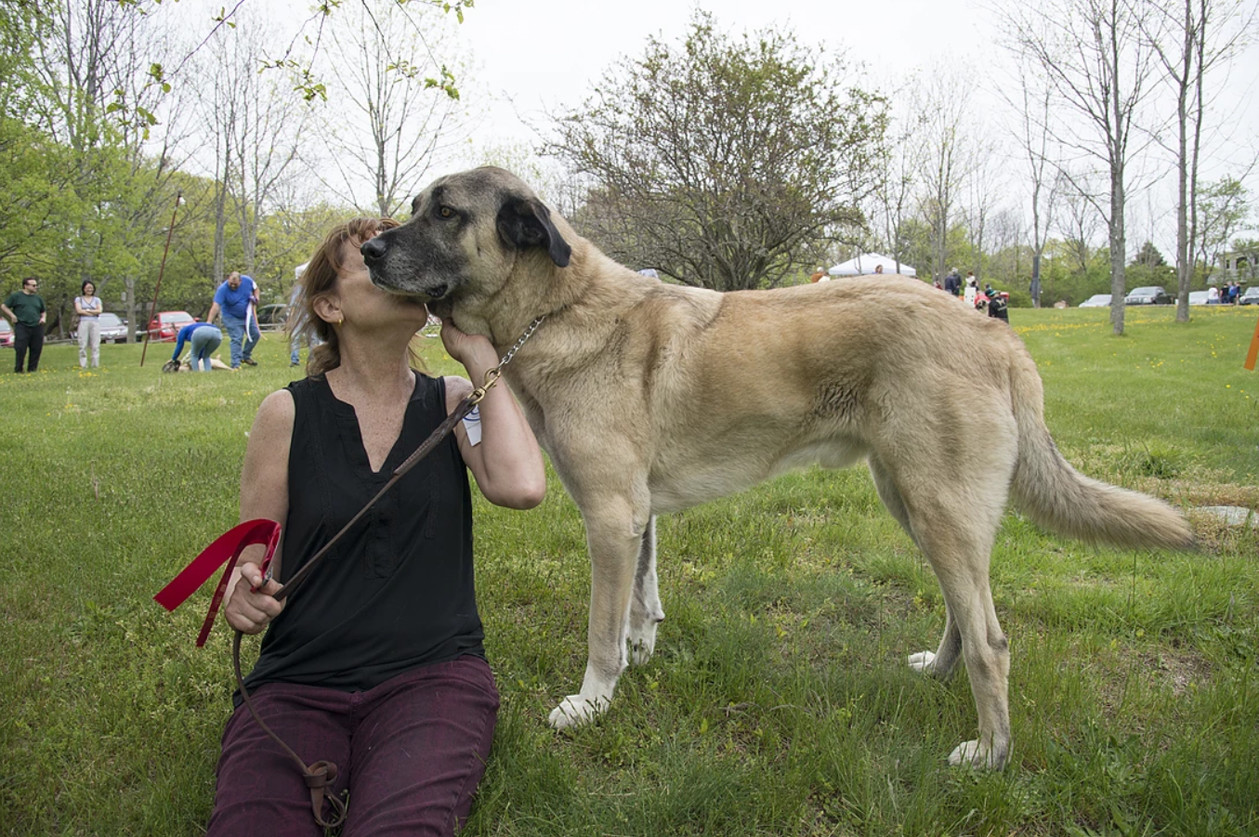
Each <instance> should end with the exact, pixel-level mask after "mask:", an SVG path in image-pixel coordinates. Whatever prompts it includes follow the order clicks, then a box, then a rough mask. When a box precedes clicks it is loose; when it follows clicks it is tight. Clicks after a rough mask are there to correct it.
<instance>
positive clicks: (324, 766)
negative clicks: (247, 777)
mask: <svg viewBox="0 0 1259 837" xmlns="http://www.w3.org/2000/svg"><path fill="white" fill-rule="evenodd" d="M544 319H546V315H545V314H543V315H542V316H539V317H536V318H534V320H533V322H531V323H530V324H529V326H528V328H526V329H525V331H524V333H523V334H521V335H520V339H518V340H517V341H516V343H515V344H514V345H513V346H512V347H511V348H510V349H508V351H507V353H506V354H505V355H503V357H502V358H501V359H500V360H499V362H498V365H497V366H495V367H494V368H493V369H488V370H486V372H485V377H484V379H483V380H482V382H481V386H479V387H476V388H475V389H473V390H472V392H471V393H469V394H468V395H467V396H465V397H464V398H463V399H461V400H460V402H459V404H458V405H457V406H456V407H455V409H454V410H453V411H451V413H450V414H449V415H448V416H446V419H445V421H443V422H442V423H441V424H439V425H438V426H437V427H436V428H435V429H434V430H433V432H432V433H430V434H429V436H428V438H427V439H425V440H424V442H423V443H422V444H421V445H420V446H419V447H418V448H416V450H415V452H414V453H412V454H411V455H410V456H408V457H407V458H406V459H405V460H403V462H402V464H401V465H399V466H398V467H397V468H395V469H394V472H393V474H392V475H391V476H390V477H389V481H388V482H386V483H385V484H384V486H382V487H381V489H380V490H379V491H377V492H376V495H375V496H374V497H372V498H371V499H370V500H368V501H367V504H366V505H365V506H363V508H361V509H360V510H359V511H358V513H357V514H355V515H354V517H353V518H351V519H350V521H349V522H348V523H346V524H345V525H344V526H342V527H341V530H340V531H339V532H337V533H336V534H335V535H333V536H332V539H331V540H329V541H328V543H326V544H324V546H323V547H322V548H321V549H320V550H319V551H318V552H316V553H315V554H314V555H313V556H311V558H310V560H309V561H307V562H306V563H305V564H304V565H302V567H301V569H299V570H298V571H297V572H296V573H294V574H293V576H292V578H290V579H289V580H288V583H287V584H285V585H284V586H283V587H281V588H280V589H279V590H277V591H276V593H275V596H274V598H275V599H276V600H277V601H283V600H284V599H285V598H287V597H288V596H289V595H290V594H291V593H292V592H293V591H294V590H295V589H297V586H298V585H299V584H301V583H302V582H303V581H305V580H306V579H307V578H308V577H309V576H310V573H311V570H312V569H313V568H314V567H315V565H316V564H317V563H318V562H319V560H320V559H322V558H323V557H324V556H325V555H327V554H328V552H329V551H330V550H331V549H332V547H333V546H334V545H336V543H337V541H339V540H340V539H341V538H342V537H343V536H344V535H345V533H346V532H348V531H349V530H350V529H351V528H352V527H353V526H354V525H355V524H356V523H358V522H359V521H360V520H361V519H362V518H363V516H364V515H365V514H367V512H368V511H369V510H370V509H371V508H372V506H374V505H375V504H376V502H377V501H378V500H380V498H381V497H382V496H384V494H385V492H387V491H388V490H389V489H391V488H393V486H394V485H395V484H397V482H398V480H400V479H402V477H403V476H405V475H406V473H407V472H408V471H410V470H411V469H412V468H414V467H415V465H416V464H417V463H419V462H420V460H422V459H424V457H426V456H428V455H429V454H430V453H431V452H432V451H433V449H434V448H435V447H437V445H438V444H440V443H441V442H442V440H443V439H445V438H446V437H447V436H449V435H450V434H451V433H452V432H453V431H454V429H455V426H456V425H457V424H458V423H459V422H460V421H462V420H463V419H464V418H466V417H467V415H468V414H469V413H470V412H472V410H473V408H475V407H476V405H477V404H479V403H480V402H481V399H483V398H485V395H486V393H488V392H489V390H490V388H491V387H493V386H494V385H495V384H496V383H498V379H499V378H500V377H502V374H503V367H505V366H506V365H507V364H508V363H510V362H511V360H512V358H513V357H515V356H516V352H518V351H520V348H521V347H522V346H524V344H525V342H526V341H527V340H528V339H529V338H530V337H532V336H533V333H534V332H535V331H537V329H538V326H540V325H541V324H542V321H543V320H544ZM233 536H235V537H236V543H235V552H234V553H233V554H232V555H231V556H230V560H229V561H228V564H227V568H226V569H225V570H224V572H223V576H222V578H221V579H220V581H219V585H218V588H217V589H216V590H215V593H214V597H213V598H212V599H211V602H210V612H209V613H208V614H207V615H206V620H205V624H204V625H203V626H202V630H201V635H200V636H199V637H198V640H197V645H198V646H201V645H203V644H204V643H205V638H206V636H207V635H208V633H209V628H210V626H211V625H212V624H213V623H214V616H215V613H216V612H217V611H218V607H219V604H220V603H221V601H222V599H223V594H224V591H225V589H226V586H227V582H228V579H229V577H230V576H231V573H232V569H233V568H234V567H235V565H236V559H237V558H238V557H239V556H240V553H241V552H242V551H243V550H244V549H245V547H246V546H249V545H252V544H256V543H266V544H267V553H266V557H265V558H264V559H263V562H262V566H261V569H262V571H263V573H264V575H265V577H266V578H270V564H271V558H272V556H273V555H274V553H275V548H276V545H277V543H278V540H279V524H277V523H275V522H274V521H269V520H267V521H264V520H254V521H247V522H245V523H242V524H240V525H239V526H237V527H235V528H234V529H232V530H231V531H230V532H228V533H226V534H225V535H223V536H221V537H220V538H219V539H218V540H216V541H215V542H214V543H213V544H211V546H210V547H207V548H206V549H205V550H204V551H203V552H202V554H201V555H199V556H198V557H197V559H196V560H194V561H193V562H192V563H191V564H189V565H188V566H187V567H186V568H185V569H184V571H183V572H181V573H180V574H179V575H177V576H176V577H175V579H174V580H172V581H171V582H170V584H168V585H167V586H166V587H165V588H163V589H162V590H161V591H160V592H159V593H158V594H157V595H156V596H154V598H155V599H156V600H157V601H158V603H159V604H161V605H162V606H163V607H165V608H166V609H167V610H174V609H175V607H177V606H178V605H179V604H180V603H182V602H183V601H184V600H185V599H186V598H187V597H188V596H189V595H190V594H191V593H192V591H193V590H195V589H196V587H197V586H199V584H200V582H201V581H203V580H204V579H206V578H208V577H209V576H210V574H212V573H213V572H214V570H215V569H217V567H218V566H219V565H220V564H221V563H222V562H223V560H225V558H226V557H227V556H226V550H229V549H231V548H232V547H231V546H230V545H227V542H228V541H229V540H232V539H233ZM212 553H213V554H212ZM210 562H213V566H212V567H210V569H209V570H208V571H206V569H205V567H206V566H207V565H208V563H210ZM198 579H199V580H198ZM254 592H257V588H254ZM243 635H244V634H243V633H242V632H241V631H236V632H235V636H233V638H232V670H233V673H234V674H235V675H236V686H237V688H238V689H239V690H240V696H241V700H242V701H243V702H244V704H245V707H246V709H248V710H249V714H250V715H252V716H253V719H254V721H256V722H257V724H258V726H259V727H260V728H261V729H262V731H263V732H265V733H266V734H267V735H268V736H269V737H270V738H271V740H272V741H274V742H275V743H276V744H278V745H279V746H280V749H282V750H283V751H284V752H285V753H286V754H287V755H288V756H289V757H290V758H291V759H292V760H293V762H294V764H295V765H296V766H297V768H298V770H299V772H301V774H302V777H303V779H304V780H305V782H306V787H308V788H309V789H310V806H311V810H312V812H313V813H314V815H315V822H317V823H318V824H319V825H320V826H322V827H324V828H335V827H337V826H339V825H341V823H343V822H345V817H346V814H347V813H348V810H349V799H348V795H349V791H348V789H347V790H346V791H345V792H344V794H343V796H333V795H332V794H331V793H330V788H331V787H332V785H333V783H335V782H336V780H337V766H336V764H334V763H333V762H330V761H324V760H320V761H315V762H312V763H311V764H306V762H305V761H304V760H303V759H302V758H301V756H299V755H298V754H297V753H296V752H295V751H294V750H293V748H292V747H290V746H289V745H288V744H285V743H284V741H283V739H281V738H280V736H278V735H276V733H275V731H274V730H272V729H271V727H269V726H268V725H267V724H266V722H265V721H263V720H262V718H261V716H259V714H258V710H257V708H256V707H255V706H254V702H253V698H252V697H251V696H250V694H249V690H248V689H246V688H245V678H244V676H243V675H242V673H241V665H240V643H241V637H242V636H243ZM325 802H326V803H327V804H328V806H329V807H330V808H331V815H330V816H329V817H328V818H327V819H325V818H324V814H323V811H324V804H325Z"/></svg>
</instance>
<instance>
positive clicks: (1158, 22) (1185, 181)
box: [1146, 0, 1256, 322]
mask: <svg viewBox="0 0 1259 837" xmlns="http://www.w3.org/2000/svg"><path fill="white" fill-rule="evenodd" d="M1154 10H1155V13H1156V14H1155V15H1154V16H1152V18H1151V19H1150V20H1149V21H1147V22H1146V26H1147V28H1146V32H1147V36H1148V37H1149V39H1150V43H1151V45H1152V47H1153V49H1154V51H1155V53H1156V54H1157V55H1158V59H1159V63H1160V64H1161V66H1162V68H1163V72H1164V74H1165V77H1166V79H1167V81H1168V82H1169V84H1170V85H1171V86H1172V89H1173V90H1174V91H1175V93H1176V133H1177V137H1176V139H1177V144H1176V149H1175V155H1176V185H1177V201H1176V277H1177V305H1176V320H1177V322H1188V321H1189V283H1190V281H1191V280H1192V279H1193V242H1194V239H1195V237H1196V234H1197V233H1196V229H1195V228H1196V226H1197V220H1198V217H1197V196H1198V163H1199V156H1200V154H1201V151H1202V128H1203V125H1202V120H1203V113H1204V110H1205V105H1206V102H1205V98H1204V97H1205V80H1206V74H1207V72H1208V71H1209V70H1210V69H1211V68H1212V67H1213V66H1214V65H1216V64H1217V63H1219V62H1220V61H1222V60H1224V59H1227V58H1228V57H1229V56H1230V55H1231V54H1232V53H1233V52H1234V51H1235V50H1236V48H1237V46H1238V45H1239V43H1240V41H1241V37H1242V35H1243V34H1244V33H1245V32H1246V31H1247V30H1248V29H1250V28H1251V24H1252V22H1253V21H1254V19H1255V14H1256V13H1255V11H1254V10H1253V9H1252V10H1251V11H1250V12H1247V13H1246V14H1245V15H1240V13H1239V12H1238V7H1236V6H1235V5H1233V4H1225V3H1221V2H1219V0H1162V2H1159V3H1155V4H1154ZM1239 15H1240V22H1239V25H1236V26H1232V27H1230V24H1231V23H1236V22H1238V18H1239ZM1230 29H1231V31H1230Z"/></svg>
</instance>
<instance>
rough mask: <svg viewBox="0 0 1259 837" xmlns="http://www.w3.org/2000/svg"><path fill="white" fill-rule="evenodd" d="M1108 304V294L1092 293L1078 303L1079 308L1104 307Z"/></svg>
mask: <svg viewBox="0 0 1259 837" xmlns="http://www.w3.org/2000/svg"><path fill="white" fill-rule="evenodd" d="M1107 305H1110V294H1093V295H1092V296H1091V297H1089V298H1088V299H1086V300H1084V301H1083V302H1081V303H1080V307H1081V308H1105V307H1106V306H1107Z"/></svg>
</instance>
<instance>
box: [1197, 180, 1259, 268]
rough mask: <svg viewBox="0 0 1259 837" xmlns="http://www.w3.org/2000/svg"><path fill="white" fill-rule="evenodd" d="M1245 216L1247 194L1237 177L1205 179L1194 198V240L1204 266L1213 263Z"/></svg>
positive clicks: (1246, 212) (1248, 214)
mask: <svg viewBox="0 0 1259 837" xmlns="http://www.w3.org/2000/svg"><path fill="white" fill-rule="evenodd" d="M1249 217H1250V195H1249V193H1248V192H1247V190H1246V187H1245V186H1243V185H1242V182H1241V181H1240V180H1237V179H1236V178H1233V177H1222V178H1220V179H1219V180H1217V181H1215V182H1214V183H1208V184H1207V185H1206V186H1205V187H1204V188H1203V189H1202V190H1201V195H1200V197H1199V200H1198V224H1197V237H1196V240H1195V242H1194V248H1195V251H1196V253H1197V255H1198V260H1200V261H1201V262H1202V263H1203V264H1204V265H1206V266H1207V268H1208V269H1209V268H1210V267H1211V266H1212V265H1214V264H1215V263H1216V261H1217V260H1218V259H1219V257H1220V254H1221V253H1222V252H1223V251H1224V250H1226V249H1227V248H1228V246H1229V242H1230V241H1231V240H1232V238H1233V235H1234V234H1235V233H1236V232H1237V231H1238V230H1240V229H1242V228H1243V227H1244V226H1245V224H1246V222H1247V219H1248V218H1249ZM1234 249H1236V248H1234Z"/></svg>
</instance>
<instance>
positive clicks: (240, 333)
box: [205, 271, 262, 369]
mask: <svg viewBox="0 0 1259 837" xmlns="http://www.w3.org/2000/svg"><path fill="white" fill-rule="evenodd" d="M257 303H258V285H257V284H256V283H255V282H254V280H253V279H252V278H250V277H248V276H242V275H241V274H240V273H238V272H236V271H232V272H231V273H230V274H229V275H228V277H227V281H225V282H224V283H223V284H222V285H219V288H218V290H217V291H215V292H214V304H213V305H211V306H210V313H209V314H207V315H206V318H205V321H206V322H207V323H213V322H214V318H215V317H218V316H219V315H220V314H221V315H222V317H223V327H224V328H226V329H227V336H228V339H229V340H231V343H232V368H233V369H239V368H240V365H241V364H242V363H243V364H245V365H247V366H257V365H258V362H257V361H255V360H254V359H253V357H252V356H251V355H252V354H253V351H254V346H256V345H258V341H259V340H260V339H262V332H261V331H259V330H258V319H257V317H255V316H254V311H253V309H254V306H255V305H256V304H257Z"/></svg>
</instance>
